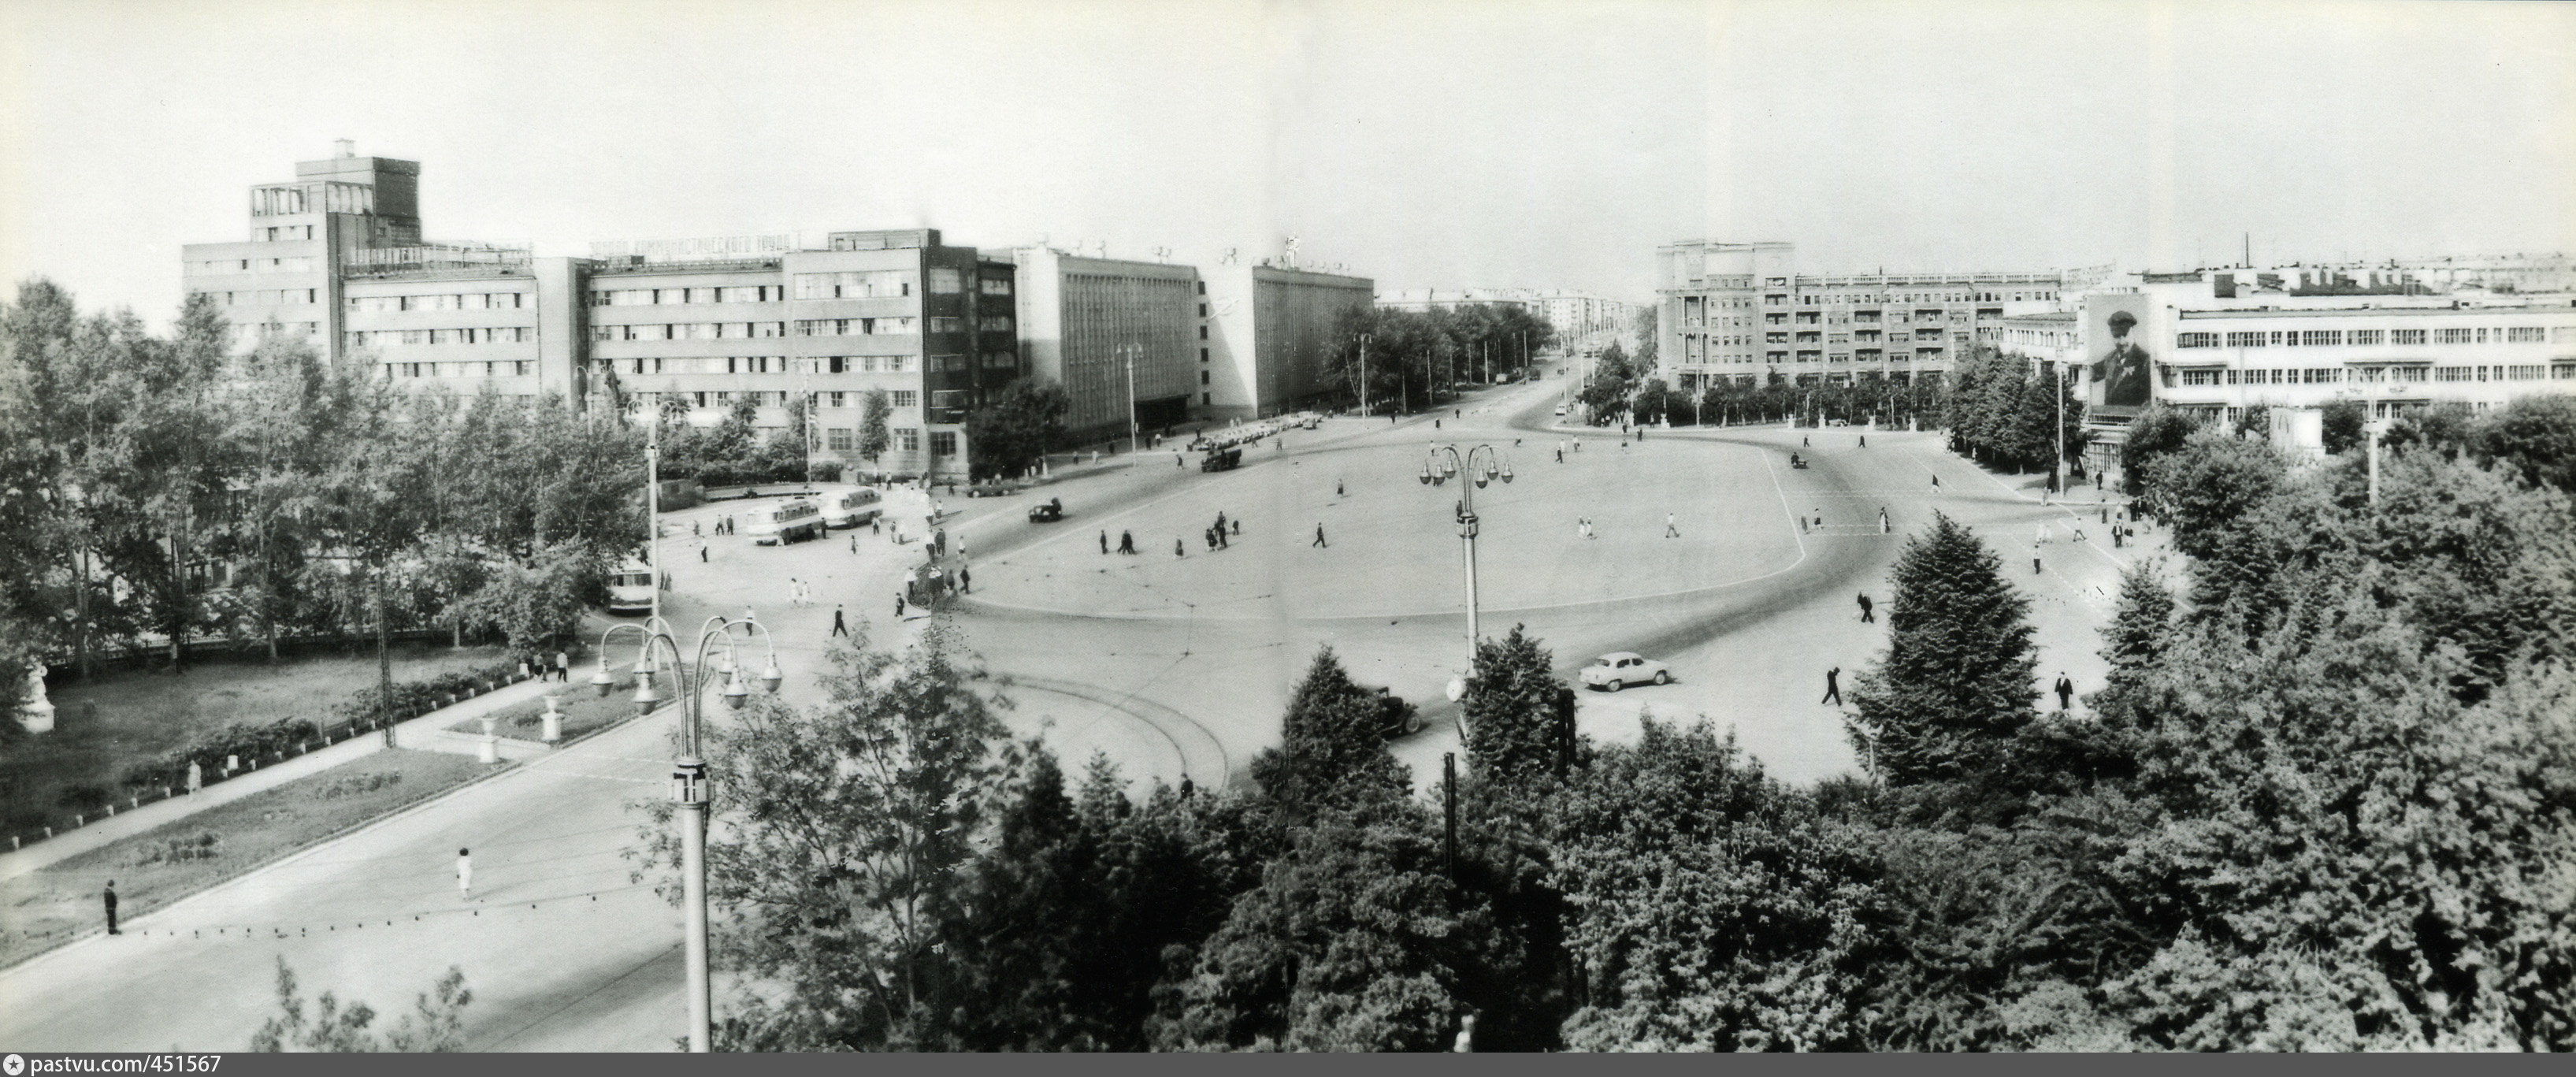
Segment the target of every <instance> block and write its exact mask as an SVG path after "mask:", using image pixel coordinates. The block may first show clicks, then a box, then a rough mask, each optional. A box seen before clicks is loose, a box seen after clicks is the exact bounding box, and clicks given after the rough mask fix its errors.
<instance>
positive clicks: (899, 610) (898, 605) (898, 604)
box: [894, 595, 903, 621]
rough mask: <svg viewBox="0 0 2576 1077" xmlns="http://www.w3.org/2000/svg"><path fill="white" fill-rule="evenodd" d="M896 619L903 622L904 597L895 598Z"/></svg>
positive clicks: (897, 596)
mask: <svg viewBox="0 0 2576 1077" xmlns="http://www.w3.org/2000/svg"><path fill="white" fill-rule="evenodd" d="M894 619H895V620H898V621H900V620H903V596H902V595H896V596H894Z"/></svg>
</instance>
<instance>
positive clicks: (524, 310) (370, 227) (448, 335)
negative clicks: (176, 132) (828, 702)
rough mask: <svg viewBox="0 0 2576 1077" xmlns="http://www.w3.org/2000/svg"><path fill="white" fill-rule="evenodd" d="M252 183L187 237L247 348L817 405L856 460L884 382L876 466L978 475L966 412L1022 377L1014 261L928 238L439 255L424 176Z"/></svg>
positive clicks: (341, 162) (600, 387)
mask: <svg viewBox="0 0 2576 1077" xmlns="http://www.w3.org/2000/svg"><path fill="white" fill-rule="evenodd" d="M297 173H298V175H299V176H300V177H302V178H300V179H299V180H298V181H297V182H295V183H290V184H264V185H261V186H258V187H254V188H253V189H252V205H251V223H252V238H251V241H250V242H248V243H240V244H192V245H190V246H188V247H187V248H186V251H185V254H184V255H183V257H184V258H185V260H186V264H185V265H184V267H183V269H184V272H183V279H184V280H185V282H186V286H187V288H188V289H189V290H190V291H192V292H212V293H216V294H218V295H221V296H223V297H224V302H225V308H226V311H227V313H230V314H232V315H233V316H234V319H235V321H236V323H237V325H238V326H240V327H242V329H243V331H244V332H243V337H242V342H243V343H245V344H247V343H249V342H250V341H251V340H252V339H253V338H254V337H255V335H256V334H257V333H259V332H262V331H269V330H273V329H283V330H284V331H288V332H295V333H301V334H305V335H308V336H310V337H311V338H312V339H313V341H314V343H315V344H316V346H317V347H318V348H319V349H320V350H321V351H322V352H323V353H324V354H325V355H326V356H327V357H329V358H330V359H331V360H332V361H333V362H335V363H337V362H368V363H374V364H377V365H379V366H380V368H381V369H382V370H383V371H384V373H385V376H386V377H388V378H391V379H393V380H395V381H397V382H399V383H403V384H407V385H414V386H428V385H443V386H447V387H449V388H452V389H454V390H456V391H459V392H465V393H474V392H485V391H490V392H500V393H506V394H513V395H524V396H533V395H536V394H539V393H555V394H560V395H562V396H564V397H566V398H567V399H570V400H572V401H574V402H575V403H576V404H577V405H582V406H590V405H594V404H596V403H598V402H600V401H602V400H604V399H606V398H608V397H610V396H612V395H615V396H621V397H622V398H623V399H624V400H625V402H626V405H627V406H628V407H629V408H632V409H637V410H642V409H646V408H660V407H662V406H663V405H664V404H665V403H666V402H669V401H674V400H676V401H677V402H679V403H680V404H681V405H682V406H683V407H684V409H685V410H686V411H687V412H688V413H689V414H690V416H691V419H692V421H694V422H698V423H702V424H703V423H713V422H716V421H718V420H719V419H720V418H721V417H722V416H723V415H724V414H725V413H726V412H727V411H729V410H730V409H731V408H732V407H733V406H734V405H735V404H736V403H737V402H740V401H749V402H751V403H753V404H755V405H756V406H757V409H758V410H757V411H756V413H755V414H756V415H757V418H756V420H755V422H756V423H757V424H758V425H761V426H768V427H783V426H785V425H787V423H788V422H789V416H790V415H791V414H793V411H792V409H791V408H790V407H789V406H788V405H789V403H790V401H793V400H798V399H801V400H802V401H803V402H804V403H805V406H806V412H807V415H808V423H809V424H810V426H811V427H812V428H813V431H814V436H815V440H816V442H817V443H818V451H820V452H821V453H822V454H824V455H826V456H832V457H839V458H845V459H854V458H855V447H856V442H857V430H858V426H859V416H860V414H861V408H862V407H863V406H864V402H865V397H866V395H867V394H868V393H870V392H872V391H876V390H883V391H884V392H885V393H886V394H887V396H888V399H889V402H890V403H891V404H892V405H893V409H894V410H893V415H892V417H891V419H890V421H889V424H888V425H889V430H890V433H891V436H892V439H893V450H892V452H891V453H890V454H888V455H886V456H883V457H880V458H879V460H878V461H877V463H878V464H879V466H882V467H886V468H889V469H892V470H901V471H927V472H942V473H945V472H954V471H960V470H963V469H964V467H965V463H966V460H965V457H966V445H965V444H964V438H965V435H964V429H963V424H964V422H965V417H966V413H967V412H968V411H969V410H970V409H972V408H973V407H974V406H975V405H976V404H977V403H979V402H980V401H981V400H983V399H984V398H985V397H986V396H987V395H989V394H990V393H991V392H992V391H994V390H996V389H998V388H1000V387H1001V386H1002V385H1005V384H1007V383H1009V382H1010V381H1011V379H1013V378H1016V377H1019V376H1020V375H1021V366H1020V361H1019V333H1018V325H1017V322H1018V310H1017V306H1016V304H1017V296H1016V291H1017V289H1016V278H1017V273H1018V270H1017V267H1016V266H1015V265H1014V264H1013V263H1011V262H1010V261H1007V260H993V259H987V258H984V257H981V256H979V255H978V253H977V252H976V250H975V249H974V248H972V247H955V246H949V245H946V244H944V243H942V242H941V241H940V236H939V233H938V232H937V231H936V230H934V229H908V230H896V231H853V232H833V233H829V234H828V236H827V238H826V239H825V240H824V241H823V242H821V243H818V244H813V245H810V246H806V245H799V244H797V243H795V242H793V241H792V240H791V239H790V238H789V237H785V236H761V237H733V238H729V239H724V240H690V241H680V242H675V243H647V244H640V245H635V244H603V245H601V249H600V250H598V251H597V252H595V253H596V254H598V255H600V256H599V257H593V258H534V257H532V256H531V255H530V252H528V251H526V250H521V249H512V248H506V247H497V246H487V245H475V244H427V243H423V242H422V241H421V239H420V221H419V217H418V215H417V212H416V190H417V185H416V181H417V177H418V175H419V166H418V165H417V164H416V163H413V162H409V161H396V160H390V159H386V158H372V157H369V158H362V157H356V156H353V155H352V154H350V152H349V151H348V149H347V148H346V146H345V144H344V145H343V149H342V154H341V156H340V157H337V158H334V159H332V160H329V161H308V162H304V163H302V164H300V165H298V166H297Z"/></svg>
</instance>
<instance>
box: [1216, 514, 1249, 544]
mask: <svg viewBox="0 0 2576 1077" xmlns="http://www.w3.org/2000/svg"><path fill="white" fill-rule="evenodd" d="M1234 533H1235V534H1238V535H1240V534H1242V533H1243V521H1242V520H1241V519H1239V518H1238V519H1237V520H1235V521H1234ZM1217 534H1218V535H1219V536H1222V535H1224V534H1225V532H1222V531H1220V532H1217ZM1217 541H1218V543H1219V544H1220V545H1222V544H1223V543H1224V541H1225V540H1224V539H1223V538H1222V537H1220V538H1219V539H1218V540H1217Z"/></svg>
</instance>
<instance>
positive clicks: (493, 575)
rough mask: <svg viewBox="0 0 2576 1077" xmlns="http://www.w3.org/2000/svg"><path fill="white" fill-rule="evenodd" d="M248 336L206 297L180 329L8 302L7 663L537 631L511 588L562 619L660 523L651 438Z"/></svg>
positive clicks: (86, 663)
mask: <svg viewBox="0 0 2576 1077" xmlns="http://www.w3.org/2000/svg"><path fill="white" fill-rule="evenodd" d="M232 339H233V332H232V328H231V327H230V326H227V325H226V324H225V323H224V321H223V318H222V316H221V314H220V313H219V312H218V310H217V308H216V307H214V306H213V304H212V303H211V302H210V301H209V300H208V298H207V297H204V296H193V297H191V298H190V300H189V301H188V303H187V305H186V306H184V307H183V308H182V309H181V311H180V313H179V317H178V318H177V320H176V322H175V323H174V326H173V329H172V332H171V333H170V335H169V336H168V337H166V338H163V337H155V336H153V335H151V334H150V333H148V332H146V331H145V330H144V327H143V325H142V322H141V321H140V320H139V319H137V318H135V317H134V316H133V315H132V314H130V313H124V312H119V313H116V314H111V315H94V316H87V317H84V316H82V315H81V314H80V313H79V312H78V310H77V309H76V308H75V306H74V305H73V302H72V299H71V297H70V296H69V295H68V294H67V293H65V292H63V291H62V290H61V289H60V288H57V287H55V286H53V285H52V284H50V283H47V282H45V281H42V280H34V281H29V282H26V283H25V284H23V285H21V286H20V288H19V292H18V298H17V302H15V303H13V304H10V305H8V306H7V307H5V308H0V435H5V436H0V445H5V448H0V539H5V541H0V551H5V553H0V557H5V558H7V559H8V561H7V564H6V568H7V571H5V572H0V664H5V665H6V666H7V667H8V669H0V673H7V672H8V671H9V669H14V670H16V671H18V672H17V673H15V674H13V676H23V675H24V670H25V669H26V668H27V666H28V664H30V663H32V662H34V661H37V660H40V659H42V660H51V661H63V660H65V659H68V660H69V661H70V662H71V664H72V665H74V666H75V667H77V668H79V669H81V670H83V671H84V672H85V671H86V670H87V669H88V668H89V667H90V666H91V664H92V659H93V657H94V656H95V655H97V654H99V653H101V652H102V651H104V650H108V649H111V648H127V649H134V650H140V649H141V647H142V645H143V643H144V641H145V640H146V639H147V637H149V638H151V639H152V642H154V643H155V644H156V645H163V646H166V647H167V648H168V654H169V658H170V661H172V662H177V661H179V660H180V659H181V658H182V657H183V655H184V652H183V651H182V650H181V649H180V648H179V646H178V641H180V640H184V639H187V638H191V637H200V636H206V635H217V636H224V637H229V638H231V639H233V640H234V641H236V642H237V643H240V644H242V645H244V646H256V647H260V648H263V649H265V650H267V651H268V653H269V654H270V656H271V657H275V655H276V654H277V645H278V641H279V639H280V638H281V637H287V636H298V635H316V634H334V633H337V634H344V635H347V636H351V637H356V636H372V637H373V638H374V639H375V641H376V642H377V645H378V650H379V652H380V655H381V653H382V652H383V651H384V645H385V643H386V641H387V638H388V636H389V634H390V633H391V632H392V631H394V630H396V629H403V628H412V627H426V626H430V625H444V626H447V627H449V628H450V629H451V630H452V631H453V632H455V633H456V634H457V635H458V636H460V637H461V636H462V635H464V634H465V633H467V632H474V633H478V634H479V633H481V632H483V631H485V630H487V629H491V628H496V627H503V621H504V620H505V619H506V620H509V621H510V622H511V623H512V624H513V625H515V626H517V627H518V628H520V629H525V628H527V627H528V626H529V625H530V624H532V622H531V621H529V619H528V617H527V614H529V613H530V612H531V610H532V609H533V608H534V607H532V606H531V605H529V604H528V603H526V602H500V601H497V598H498V593H497V592H494V591H492V590H491V589H492V588H494V587H496V586H506V585H507V584H509V583H511V582H522V581H525V580H527V579H529V578H532V574H533V575H537V576H543V577H544V578H546V579H548V580H550V581H552V582H551V583H550V584H549V586H550V587H551V593H552V594H553V595H554V596H556V599H558V601H553V603H552V604H553V606H554V608H555V613H553V614H550V615H549V617H548V618H541V619H546V620H550V625H551V627H552V628H555V629H559V628H560V627H561V626H562V624H563V623H564V622H565V615H564V610H565V608H566V606H565V603H564V602H563V601H559V600H560V599H564V598H567V597H568V598H569V599H570V600H571V601H573V602H580V601H587V600H589V599H590V598H592V597H593V596H594V595H595V594H596V592H597V591H598V588H599V581H600V580H601V579H602V578H603V577H604V574H605V572H606V570H607V568H608V567H610V566H611V565H613V563H614V561H615V559H616V558H618V557H620V556H622V555H624V554H625V553H627V552H628V551H631V550H633V549H634V548H635V547H636V546H637V545H638V544H640V543H641V541H642V539H643V514H642V512H641V508H640V505H639V504H638V498H637V494H638V493H639V491H640V489H641V487H642V485H643V478H644V475H643V470H642V464H641V461H642V456H643V454H642V452H641V447H642V444H641V443H642V438H641V435H640V433H639V432H638V431H635V430H632V429H630V428H628V427H627V426H625V425H624V424H623V423H621V422H619V421H617V419H615V418H613V417H612V418H608V419H606V420H602V419H600V418H597V417H593V416H584V415H581V414H579V413H576V412H574V411H573V410H572V409H571V408H569V407H567V406H566V405H565V404H564V403H563V402H562V401H560V400H555V399H550V398H548V399H537V400H528V399H524V398H509V397H501V396H494V395H485V396H478V397H473V398H469V399H461V400H460V399H458V398H455V397H453V396H449V395H446V394H444V393H442V392H439V391H436V390H432V391H428V392H419V393H405V392H399V391H397V390H396V389H395V388H394V387H393V386H392V385H391V384H390V383H389V382H388V381H387V380H385V379H384V378H382V377H381V376H371V375H375V374H376V373H377V372H378V371H379V370H380V369H381V364H379V363H376V362H374V361H373V360H372V359H371V358H370V357H368V356H364V355H360V356H357V357H355V358H354V359H353V360H352V361H350V362H347V363H343V364H341V365H339V366H338V367H336V368H335V367H332V366H331V365H329V364H326V363H324V362H323V360H322V358H321V357H320V355H319V354H318V353H316V352H315V350H314V349H313V348H312V346H311V344H310V342H309V341H307V340H306V339H305V338H303V337H301V336H297V335H291V334H286V333H283V332H277V331H273V330H271V329H266V328H264V329H263V330H262V331H261V332H259V333H258V334H257V335H256V336H255V337H254V342H253V346H251V347H250V348H248V349H247V350H244V351H239V352H235V351H234V350H233V349H232V348H231V347H230V342H231V341H232ZM530 594H533V592H530ZM478 596H480V598H479V599H478ZM523 597H525V596H523ZM504 609H510V610H513V611H515V612H514V613H512V615H511V616H510V617H508V618H504V616H503V615H502V611H503V610H504ZM511 634H512V635H513V637H514V638H518V637H521V636H529V635H530V633H528V632H525V631H512V632H511ZM545 634H547V633H546V632H545V631H538V632H536V633H534V635H545ZM381 665H382V663H381V662H380V666H381ZM383 679H384V680H385V681H386V682H387V684H388V686H389V684H390V677H389V676H388V677H386V678H383ZM10 702H11V703H14V702H15V701H14V700H12V701H10Z"/></svg>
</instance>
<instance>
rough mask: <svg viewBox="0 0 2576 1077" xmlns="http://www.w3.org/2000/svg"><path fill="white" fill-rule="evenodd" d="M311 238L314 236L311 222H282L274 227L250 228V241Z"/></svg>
mask: <svg viewBox="0 0 2576 1077" xmlns="http://www.w3.org/2000/svg"><path fill="white" fill-rule="evenodd" d="M311 238H313V226H312V225H309V224H281V225H278V226H276V227H274V228H253V229H251V230H250V241H251V242H253V243H282V242H285V241H287V240H290V239H311Z"/></svg>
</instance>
